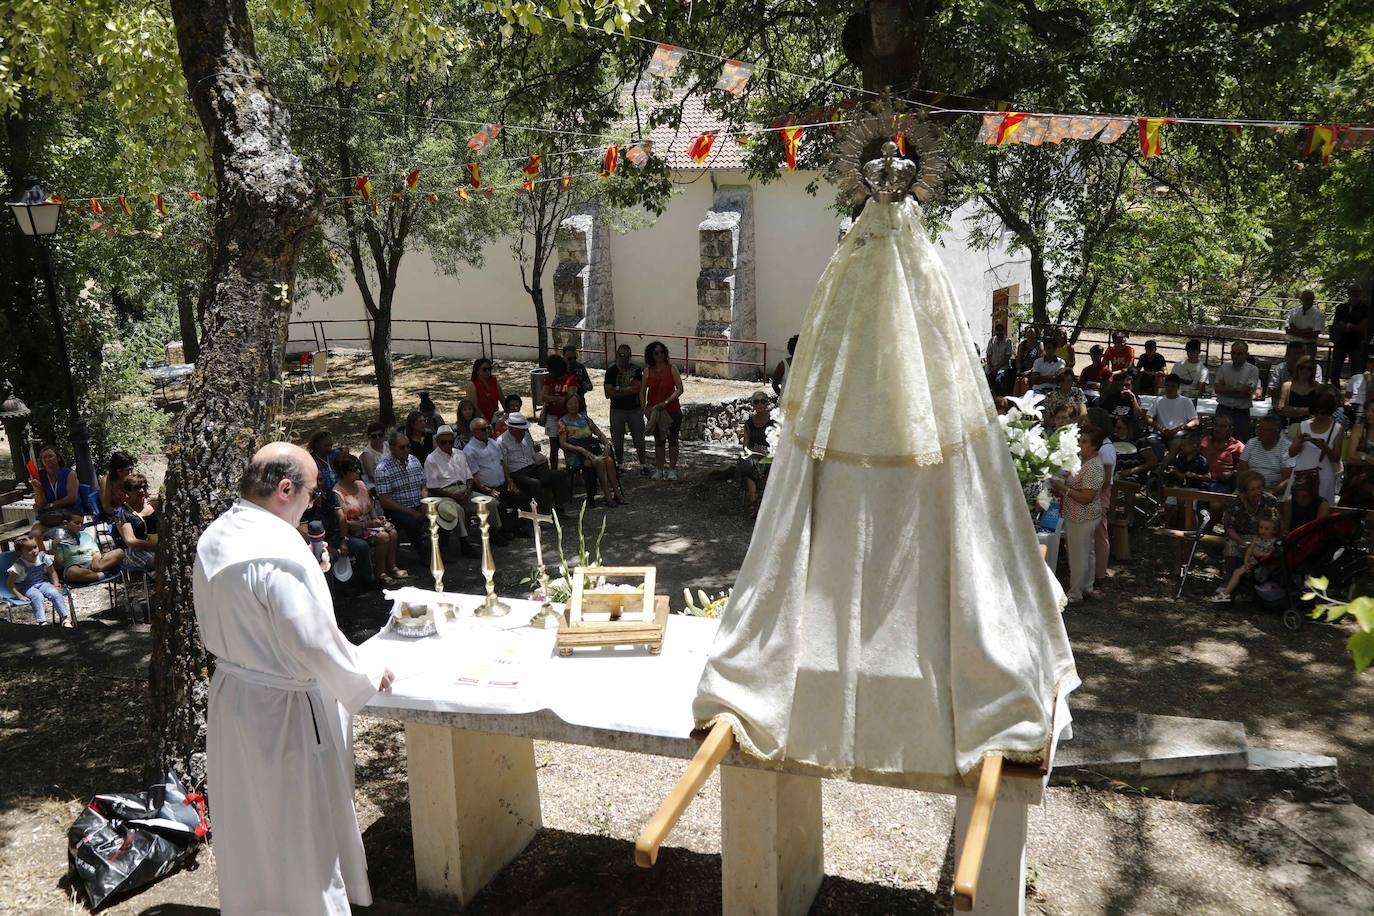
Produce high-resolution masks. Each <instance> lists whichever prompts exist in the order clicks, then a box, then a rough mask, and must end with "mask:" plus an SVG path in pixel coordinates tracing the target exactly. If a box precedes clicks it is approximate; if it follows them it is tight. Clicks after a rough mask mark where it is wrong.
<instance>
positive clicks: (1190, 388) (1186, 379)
mask: <svg viewBox="0 0 1374 916" xmlns="http://www.w3.org/2000/svg"><path fill="white" fill-rule="evenodd" d="M1169 371H1170V372H1172V373H1173V374H1174V375H1177V376H1178V378H1179V381H1180V382H1182V384H1181V385H1179V393H1180V394H1182V395H1183V396H1184V397H1186V398H1199V397H1202V392H1203V391H1204V390H1205V389H1206V387H1207V376H1208V372H1207V365H1206V364H1205V363H1203V361H1202V357H1201V356H1199V357H1198V360H1197V362H1195V363H1190V362H1188V360H1186V359H1181V360H1179V361H1178V362H1176V363H1174V367H1173V368H1172V369H1170V370H1169Z"/></svg>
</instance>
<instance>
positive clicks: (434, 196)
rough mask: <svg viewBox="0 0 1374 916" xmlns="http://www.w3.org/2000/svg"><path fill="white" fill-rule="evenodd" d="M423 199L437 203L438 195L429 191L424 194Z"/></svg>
mask: <svg viewBox="0 0 1374 916" xmlns="http://www.w3.org/2000/svg"><path fill="white" fill-rule="evenodd" d="M425 199H426V200H428V201H429V202H430V203H432V204H437V203H438V202H439V195H438V194H435V193H434V192H433V191H430V192H429V193H428V194H426V195H425Z"/></svg>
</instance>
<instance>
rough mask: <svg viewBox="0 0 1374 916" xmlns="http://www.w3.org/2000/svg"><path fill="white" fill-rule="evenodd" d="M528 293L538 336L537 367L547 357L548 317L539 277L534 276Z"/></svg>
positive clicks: (542, 363) (542, 285)
mask: <svg viewBox="0 0 1374 916" xmlns="http://www.w3.org/2000/svg"><path fill="white" fill-rule="evenodd" d="M526 289H528V290H529V291H530V301H531V302H533V303H534V325H535V327H536V328H538V334H539V340H538V343H539V365H541V366H542V365H544V361H545V360H546V359H548V356H549V315H548V312H546V311H545V310H544V284H543V282H542V281H541V280H540V278H539V275H538V274H535V275H534V283H533V285H531V286H528V287H526Z"/></svg>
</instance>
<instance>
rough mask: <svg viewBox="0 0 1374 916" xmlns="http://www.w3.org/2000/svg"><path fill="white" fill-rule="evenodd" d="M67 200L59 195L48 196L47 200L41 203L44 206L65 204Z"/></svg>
mask: <svg viewBox="0 0 1374 916" xmlns="http://www.w3.org/2000/svg"><path fill="white" fill-rule="evenodd" d="M66 202H67V199H66V198H65V197H63V196H62V195H61V194H49V195H48V199H47V200H45V201H43V203H45V204H65V203H66Z"/></svg>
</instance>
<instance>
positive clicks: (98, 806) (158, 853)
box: [67, 772, 210, 910]
mask: <svg viewBox="0 0 1374 916" xmlns="http://www.w3.org/2000/svg"><path fill="white" fill-rule="evenodd" d="M209 832H210V825H209V822H208V821H207V820H206V818H205V799H204V797H203V796H201V795H199V794H196V793H189V794H188V793H187V792H186V789H185V788H184V787H183V786H182V785H181V782H180V781H179V780H178V779H177V778H176V776H175V775H174V774H172V773H171V772H168V773H167V777H166V779H165V780H164V781H163V782H162V783H161V784H160V785H155V786H152V787H150V788H149V789H148V791H147V792H138V793H129V792H113V793H109V794H104V795H97V796H95V797H94V798H92V799H91V800H90V801H89V802H87V803H86V807H85V808H84V809H82V811H81V814H80V815H79V816H78V817H77V819H76V821H75V822H74V823H73V824H72V826H71V827H70V828H69V829H68V830H67V860H68V865H69V868H70V870H71V873H72V875H73V883H74V884H77V885H79V886H80V887H81V889H82V890H83V891H84V892H85V894H86V899H87V900H88V901H89V903H90V906H91V909H92V910H96V909H99V908H100V907H101V906H103V905H104V904H105V903H107V902H110V901H111V900H112V898H115V897H124V896H126V895H128V894H129V893H131V892H133V891H135V890H137V889H139V888H142V887H144V886H146V885H149V884H152V883H153V882H154V881H157V880H158V879H160V878H163V877H165V876H166V875H169V874H171V873H172V872H173V871H175V870H176V869H177V868H178V867H179V866H180V865H181V864H182V863H183V862H185V861H186V860H187V859H189V858H190V857H191V856H193V855H194V853H195V850H196V845H197V844H198V843H200V842H202V841H203V840H204V839H206V837H207V836H208V835H209Z"/></svg>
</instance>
